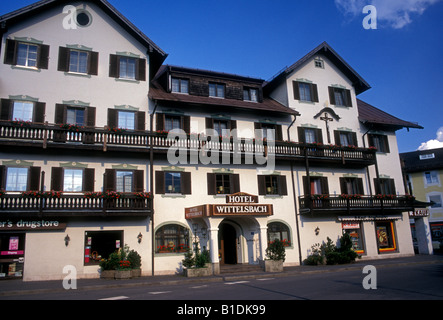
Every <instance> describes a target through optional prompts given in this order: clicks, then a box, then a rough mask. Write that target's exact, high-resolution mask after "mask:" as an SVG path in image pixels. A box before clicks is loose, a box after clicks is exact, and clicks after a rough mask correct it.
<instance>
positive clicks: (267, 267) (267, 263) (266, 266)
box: [260, 260, 283, 272]
mask: <svg viewBox="0 0 443 320" xmlns="http://www.w3.org/2000/svg"><path fill="white" fill-rule="evenodd" d="M260 265H261V267H262V268H263V270H264V271H265V272H283V260H264V261H260Z"/></svg>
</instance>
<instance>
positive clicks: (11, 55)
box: [4, 39, 17, 65]
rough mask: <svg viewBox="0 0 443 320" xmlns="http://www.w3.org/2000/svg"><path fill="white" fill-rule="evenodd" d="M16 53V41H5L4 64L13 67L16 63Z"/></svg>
mask: <svg viewBox="0 0 443 320" xmlns="http://www.w3.org/2000/svg"><path fill="white" fill-rule="evenodd" d="M16 53H17V41H15V40H11V39H6V48H5V60H4V62H5V64H11V65H15V64H16V63H17V58H16Z"/></svg>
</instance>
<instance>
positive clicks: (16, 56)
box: [4, 39, 49, 69]
mask: <svg viewBox="0 0 443 320" xmlns="http://www.w3.org/2000/svg"><path fill="white" fill-rule="evenodd" d="M48 62H49V46H48V45H43V44H36V43H29V42H18V41H17V40H11V39H6V49H5V60H4V63H5V64H9V65H13V66H21V67H28V68H34V69H48Z"/></svg>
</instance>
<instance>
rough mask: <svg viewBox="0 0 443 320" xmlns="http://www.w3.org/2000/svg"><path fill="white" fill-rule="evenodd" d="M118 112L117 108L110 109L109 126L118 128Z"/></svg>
mask: <svg viewBox="0 0 443 320" xmlns="http://www.w3.org/2000/svg"><path fill="white" fill-rule="evenodd" d="M117 117H118V113H117V110H116V109H108V127H109V128H116V127H117V124H118V121H117V120H118V119H117Z"/></svg>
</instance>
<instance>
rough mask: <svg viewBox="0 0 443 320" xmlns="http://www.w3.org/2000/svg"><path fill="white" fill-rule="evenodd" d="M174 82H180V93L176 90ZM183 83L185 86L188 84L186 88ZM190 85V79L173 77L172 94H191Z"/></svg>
mask: <svg viewBox="0 0 443 320" xmlns="http://www.w3.org/2000/svg"><path fill="white" fill-rule="evenodd" d="M174 81H178V91H176V90H174ZM182 82H183V84H184V83H186V86H183V85H182ZM189 84H190V81H189V79H186V78H179V77H171V93H180V94H189ZM183 88H186V90H183Z"/></svg>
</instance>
